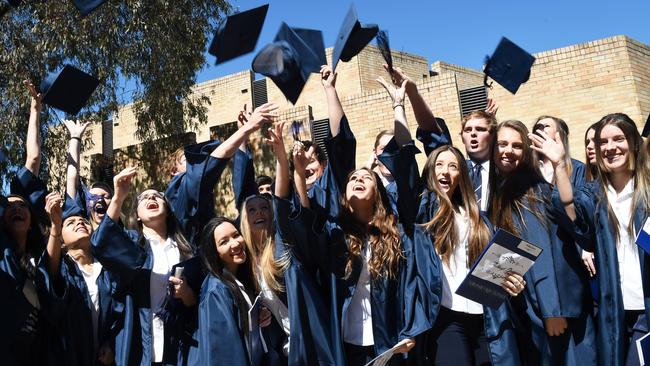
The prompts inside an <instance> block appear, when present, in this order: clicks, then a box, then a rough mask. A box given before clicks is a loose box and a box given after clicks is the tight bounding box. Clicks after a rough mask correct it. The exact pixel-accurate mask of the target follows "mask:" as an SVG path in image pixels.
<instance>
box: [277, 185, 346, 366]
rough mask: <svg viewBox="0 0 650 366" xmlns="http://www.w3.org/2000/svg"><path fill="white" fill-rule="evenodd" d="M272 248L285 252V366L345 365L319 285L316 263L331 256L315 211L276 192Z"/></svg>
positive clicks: (321, 264)
mask: <svg viewBox="0 0 650 366" xmlns="http://www.w3.org/2000/svg"><path fill="white" fill-rule="evenodd" d="M274 209H275V223H276V237H275V243H276V253H277V257H278V258H280V257H283V256H286V255H288V256H289V258H290V261H291V262H290V265H289V268H287V270H286V271H285V273H284V285H285V291H286V299H287V306H288V309H289V320H290V324H291V335H290V337H289V350H290V352H289V363H288V364H289V365H295V366H299V365H344V364H345V357H344V354H343V349H342V343H341V341H340V335H339V334H338V333H334V332H335V331H336V329H338V327H332V324H333V323H332V322H333V321H334V320H333V319H332V318H331V316H330V315H331V314H329V313H328V307H327V304H328V302H327V301H326V300H325V299H326V298H328V297H327V296H328V295H327V293H326V291H324V289H323V288H321V286H320V284H319V278H318V273H317V272H318V268H324V267H326V264H325V263H326V260H327V258H328V256H329V254H328V252H327V250H328V248H327V245H326V242H325V240H326V238H325V235H324V232H323V231H322V224H323V223H322V222H320V223H319V222H318V221H319V220H318V219H317V217H316V215H315V214H314V213H313V211H311V210H309V209H306V208H302V207H299V208H297V209H294V208H293V207H292V205H291V204H290V202H289V201H287V200H283V199H280V198H277V197H275V199H274Z"/></svg>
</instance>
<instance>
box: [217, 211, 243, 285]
mask: <svg viewBox="0 0 650 366" xmlns="http://www.w3.org/2000/svg"><path fill="white" fill-rule="evenodd" d="M214 242H215V245H216V247H217V254H218V255H219V258H220V259H221V262H222V263H223V267H224V268H226V269H227V270H228V271H230V272H231V273H233V274H234V273H236V271H237V267H239V265H241V264H244V263H245V262H246V244H245V242H244V237H243V236H242V235H241V234H240V233H239V231H238V230H237V228H235V226H233V224H231V223H229V222H223V223H222V224H220V225H219V226H217V227H216V228H215V229H214Z"/></svg>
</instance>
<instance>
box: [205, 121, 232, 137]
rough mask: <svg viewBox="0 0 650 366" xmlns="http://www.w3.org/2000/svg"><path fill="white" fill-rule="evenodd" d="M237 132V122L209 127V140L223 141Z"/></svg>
mask: <svg viewBox="0 0 650 366" xmlns="http://www.w3.org/2000/svg"><path fill="white" fill-rule="evenodd" d="M236 131H237V121H235V122H228V123H224V124H220V125H218V126H212V127H210V139H211V140H219V141H225V140H226V139H227V138H228V137H230V135H232V134H233V133H235V132H236Z"/></svg>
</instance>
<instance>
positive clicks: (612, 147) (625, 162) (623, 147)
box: [599, 124, 630, 173]
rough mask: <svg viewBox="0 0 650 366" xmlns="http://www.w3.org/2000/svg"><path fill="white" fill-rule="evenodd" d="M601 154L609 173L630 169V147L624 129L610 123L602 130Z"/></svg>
mask: <svg viewBox="0 0 650 366" xmlns="http://www.w3.org/2000/svg"><path fill="white" fill-rule="evenodd" d="M599 140H600V146H599V149H600V155H601V157H602V159H603V165H604V167H605V170H606V171H607V172H608V173H620V172H625V171H627V170H629V168H628V167H629V159H630V148H629V145H628V141H627V138H626V137H625V134H624V133H623V131H622V130H621V129H620V128H618V127H617V126H614V125H611V124H608V125H606V126H604V127H603V128H602V129H601V130H600V139H599Z"/></svg>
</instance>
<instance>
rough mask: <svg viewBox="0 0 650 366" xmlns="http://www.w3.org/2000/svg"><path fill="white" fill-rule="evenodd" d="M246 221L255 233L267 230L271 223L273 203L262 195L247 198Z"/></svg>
mask: <svg viewBox="0 0 650 366" xmlns="http://www.w3.org/2000/svg"><path fill="white" fill-rule="evenodd" d="M244 207H245V210H246V221H247V222H248V227H250V229H251V231H252V232H253V233H258V232H260V231H262V230H267V229H268V228H269V225H270V223H271V204H270V203H269V200H267V199H264V198H262V197H253V198H249V199H248V200H246V204H245V206H244Z"/></svg>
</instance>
